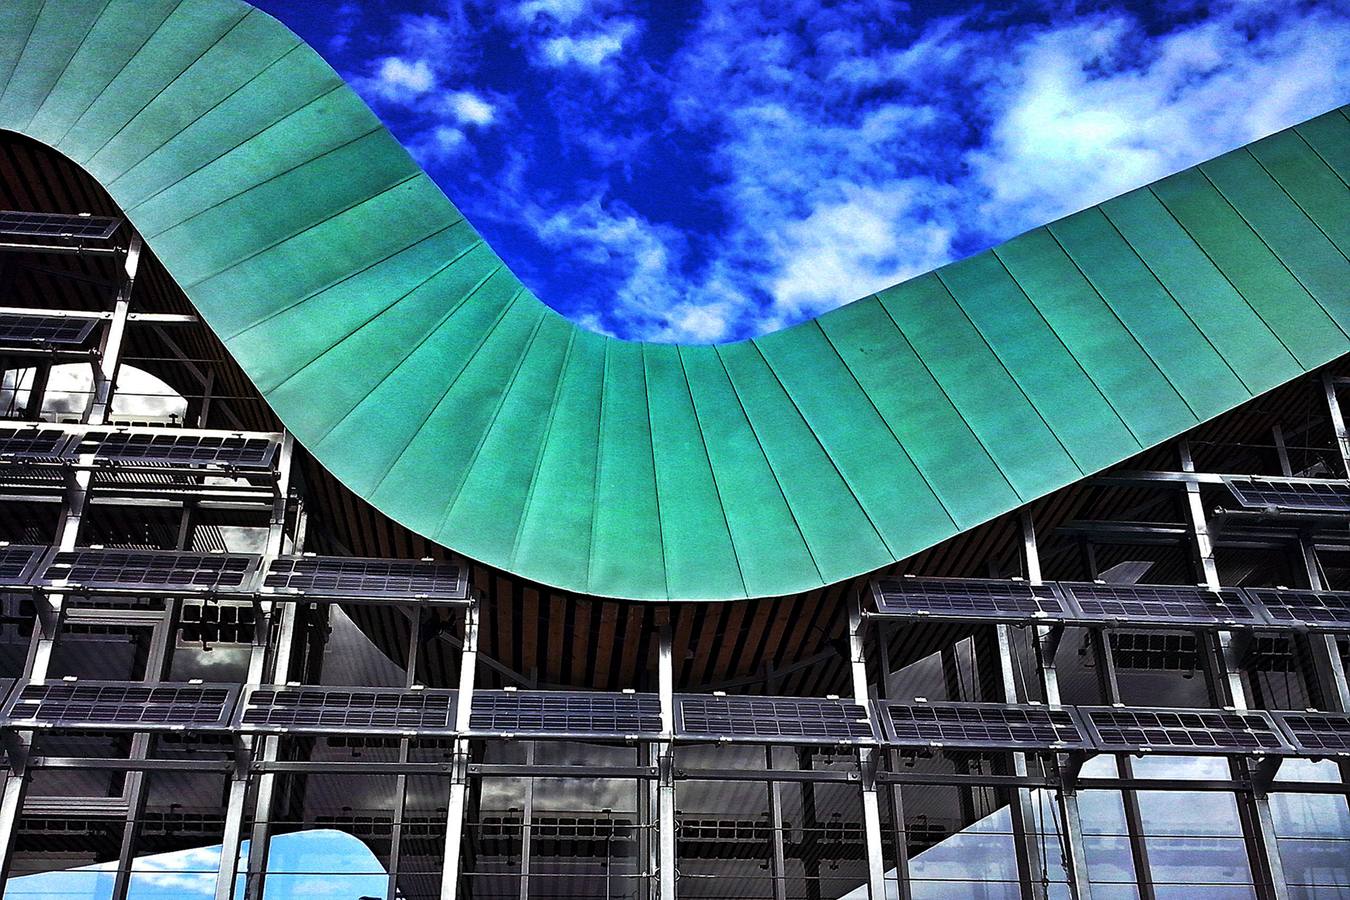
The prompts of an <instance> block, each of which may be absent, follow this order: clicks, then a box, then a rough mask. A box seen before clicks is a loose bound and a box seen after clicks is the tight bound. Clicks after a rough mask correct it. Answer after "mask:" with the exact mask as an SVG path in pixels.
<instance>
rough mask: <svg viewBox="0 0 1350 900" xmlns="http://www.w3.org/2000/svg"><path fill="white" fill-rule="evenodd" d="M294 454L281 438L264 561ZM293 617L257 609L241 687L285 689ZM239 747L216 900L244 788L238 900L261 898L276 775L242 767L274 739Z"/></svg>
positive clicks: (220, 899)
mask: <svg viewBox="0 0 1350 900" xmlns="http://www.w3.org/2000/svg"><path fill="white" fill-rule="evenodd" d="M294 449H295V439H294V438H293V437H292V436H291V435H290V433H289V432H288V433H286V434H284V435H283V436H282V441H281V448H280V451H279V452H278V453H277V483H276V493H275V495H274V496H273V498H272V513H271V517H270V520H269V522H268V529H267V542H266V545H265V546H264V548H263V556H264V559H265V560H270V559H274V558H276V557H277V556H278V555H279V554H280V553H281V552H282V550H283V549H284V547H285V540H286V506H287V501H288V499H289V496H290V478H291V456H292V453H293V452H294ZM304 528H305V520H304V515H303V514H298V515H297V516H296V521H295V536H294V539H293V541H292V545H291V549H292V550H297V551H298V550H299V549H300V547H301V546H302V545H303V542H304ZM297 616H298V610H297V608H296V604H294V603H278V602H274V601H268V602H266V603H264V604H263V605H262V615H261V616H260V617H259V621H258V623H257V625H256V627H255V630H254V635H253V646H252V648H250V651H249V660H248V675H247V681H246V683H247V684H250V685H258V684H264V683H267V682H270V683H272V684H285V683H286V678H287V675H288V673H289V671H290V667H291V650H292V647H293V645H294V642H295V630H296V619H297ZM269 649H271V650H272V651H273V652H272V659H271V673H272V675H271V678H270V679H269V678H268V677H267V672H268V651H269ZM239 741H240V744H239V746H238V747H236V754H235V757H236V763H235V770H234V774H233V778H232V780H231V782H230V796H229V799H228V800H227V802H226V820H225V831H224V835H223V837H222V841H221V848H220V873H219V875H218V877H217V878H216V900H230V898H232V897H234V896H235V884H236V882H237V881H238V866H239V850H240V842H241V841H242V839H243V834H244V826H243V817H244V813H245V809H246V803H245V800H246V799H247V795H248V792H249V789H250V787H252V788H253V791H254V797H253V800H254V802H253V829H252V831H251V833H250V835H249V845H248V860H247V863H246V865H245V872H244V896H245V897H250V898H254V900H257V898H261V897H262V892H263V887H264V884H265V882H266V877H267V872H266V870H267V852H268V849H269V848H268V841H269V840H270V832H271V818H272V800H273V796H274V793H275V788H276V775H275V773H271V772H264V773H262V774H260V775H258V777H257V779H256V780H251V779H250V773H249V770H248V767H249V765H250V764H251V763H252V761H253V758H254V757H255V756H256V757H257V758H258V759H260V760H274V759H276V755H277V749H278V747H279V746H280V739H279V738H278V737H276V736H275V735H268V736H266V737H263V738H262V739H261V740H259V739H249V738H240V739H239Z"/></svg>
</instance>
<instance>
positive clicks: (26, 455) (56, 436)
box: [0, 425, 68, 462]
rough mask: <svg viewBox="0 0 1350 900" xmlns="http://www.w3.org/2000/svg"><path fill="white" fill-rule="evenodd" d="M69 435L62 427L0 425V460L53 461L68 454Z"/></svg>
mask: <svg viewBox="0 0 1350 900" xmlns="http://www.w3.org/2000/svg"><path fill="white" fill-rule="evenodd" d="M67 437H68V435H67V434H66V432H65V431H63V430H62V429H60V428H47V427H43V426H41V425H20V426H13V425H5V426H0V460H4V461H7V462H29V461H51V460H58V459H62V458H64V457H65V456H66V454H65V452H64V450H65V444H66V441H67Z"/></svg>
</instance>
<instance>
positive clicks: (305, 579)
mask: <svg viewBox="0 0 1350 900" xmlns="http://www.w3.org/2000/svg"><path fill="white" fill-rule="evenodd" d="M263 589H264V590H265V591H268V592H273V593H298V594H304V595H305V596H316V597H336V598H353V599H369V598H402V599H419V600H436V601H441V602H464V601H467V600H468V598H469V584H468V573H467V572H466V571H465V569H464V567H463V566H459V565H456V564H454V563H447V562H435V561H433V560H415V559H367V558H363V557H347V556H282V557H279V558H277V559H275V560H273V561H272V563H271V565H269V566H268V568H267V575H266V577H265V578H264V579H263Z"/></svg>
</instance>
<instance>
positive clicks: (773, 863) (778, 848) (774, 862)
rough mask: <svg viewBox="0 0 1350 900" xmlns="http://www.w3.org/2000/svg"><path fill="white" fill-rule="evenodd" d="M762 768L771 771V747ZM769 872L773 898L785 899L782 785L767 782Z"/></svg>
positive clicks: (766, 752)
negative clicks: (771, 880)
mask: <svg viewBox="0 0 1350 900" xmlns="http://www.w3.org/2000/svg"><path fill="white" fill-rule="evenodd" d="M764 768H765V769H767V770H768V771H773V747H772V746H766V747H765V748H764ZM769 832H770V833H769V841H770V843H769V854H770V855H769V872H770V874H771V876H772V878H773V900H787V854H786V853H784V852H783V840H784V838H785V835H784V834H783V786H782V784H780V783H779V782H777V781H770V782H769Z"/></svg>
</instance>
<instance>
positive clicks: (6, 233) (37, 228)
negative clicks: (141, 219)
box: [0, 210, 122, 241]
mask: <svg viewBox="0 0 1350 900" xmlns="http://www.w3.org/2000/svg"><path fill="white" fill-rule="evenodd" d="M121 224H122V220H121V219H114V218H110V217H107V216H88V215H85V216H72V215H66V214H62V213H40V212H21V211H17V210H4V211H0V236H3V237H6V238H11V239H16V238H17V239H23V240H42V241H71V240H74V241H106V240H107V239H108V238H110V237H112V236H113V233H114V232H116V231H117V228H118V226H119V225H121Z"/></svg>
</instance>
